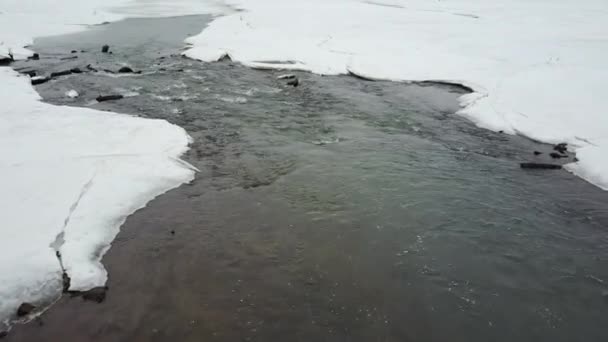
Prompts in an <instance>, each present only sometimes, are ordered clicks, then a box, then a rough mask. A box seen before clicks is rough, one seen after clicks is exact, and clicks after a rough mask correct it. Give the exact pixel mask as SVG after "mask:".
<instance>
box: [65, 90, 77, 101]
mask: <svg viewBox="0 0 608 342" xmlns="http://www.w3.org/2000/svg"><path fill="white" fill-rule="evenodd" d="M79 95H80V94H78V92H77V91H76V90H74V89H72V90H68V91H66V92H65V96H67V97H69V98H72V99H75V98H77V97H78V96H79Z"/></svg>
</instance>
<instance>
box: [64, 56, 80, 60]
mask: <svg viewBox="0 0 608 342" xmlns="http://www.w3.org/2000/svg"><path fill="white" fill-rule="evenodd" d="M70 59H78V56H68V57H63V58H60V60H62V61H67V60H70Z"/></svg>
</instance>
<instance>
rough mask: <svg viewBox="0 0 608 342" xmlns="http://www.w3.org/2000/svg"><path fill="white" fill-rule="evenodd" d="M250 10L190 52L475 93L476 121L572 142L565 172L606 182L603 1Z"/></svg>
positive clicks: (483, 0) (267, 0)
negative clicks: (436, 83) (455, 85)
mask: <svg viewBox="0 0 608 342" xmlns="http://www.w3.org/2000/svg"><path fill="white" fill-rule="evenodd" d="M230 2H231V4H232V5H233V6H235V7H238V8H241V9H244V10H245V11H244V12H239V13H235V14H232V15H228V16H225V17H222V18H219V19H217V20H215V21H214V22H213V23H212V24H211V25H210V26H209V27H208V28H206V29H205V30H204V31H203V32H202V33H201V34H200V35H198V36H196V37H192V38H189V39H188V40H187V42H188V43H189V44H191V45H192V48H191V49H189V50H188V51H187V52H186V53H185V54H186V55H187V56H189V57H192V58H195V59H200V60H203V61H215V60H217V59H218V58H220V57H221V56H224V55H226V54H228V55H230V57H231V58H232V59H233V60H237V61H240V62H242V63H244V64H246V65H250V66H255V67H271V68H280V69H300V70H309V71H312V72H315V73H320V74H344V73H347V72H349V71H350V72H354V73H357V74H361V75H365V76H367V77H371V78H379V79H389V80H397V81H403V80H406V81H422V80H444V81H450V82H459V83H462V84H465V85H467V86H469V87H471V88H473V89H474V90H475V92H476V93H475V94H469V95H465V96H463V97H462V99H461V100H462V105H463V109H462V110H461V111H460V114H462V115H464V116H466V117H468V118H469V119H471V120H473V121H474V122H475V123H476V124H477V125H479V126H480V127H483V128H488V129H492V130H496V131H498V130H503V131H505V132H507V133H511V134H522V135H525V136H528V137H530V138H532V139H536V140H540V141H544V142H548V143H558V142H567V143H569V144H570V145H571V146H572V147H574V148H575V149H576V152H577V153H578V158H579V159H580V162H579V163H578V164H575V165H570V166H569V167H568V169H570V170H571V171H573V172H574V173H576V174H577V175H579V176H581V177H583V178H584V179H586V180H588V181H590V182H592V183H594V184H596V185H598V186H600V187H602V188H608V161H607V160H608V159H606V158H605V157H604V158H602V156H606V155H608V139H607V138H608V24H607V23H608V4H606V2H605V1H604V0H560V1H555V0H536V1H530V0H443V1H429V0H407V1H406V0H377V1H376V0H370V1H363V0H307V1H299V0H291V1H285V0H232V1H230Z"/></svg>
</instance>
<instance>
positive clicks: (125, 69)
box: [118, 66, 133, 74]
mask: <svg viewBox="0 0 608 342" xmlns="http://www.w3.org/2000/svg"><path fill="white" fill-rule="evenodd" d="M132 72H133V69H131V68H129V67H128V66H123V67H122V68H120V69H118V73H120V74H128V73H132Z"/></svg>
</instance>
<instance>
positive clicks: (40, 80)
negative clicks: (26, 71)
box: [32, 76, 51, 85]
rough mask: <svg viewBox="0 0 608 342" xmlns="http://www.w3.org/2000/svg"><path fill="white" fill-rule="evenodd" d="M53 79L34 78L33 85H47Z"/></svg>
mask: <svg viewBox="0 0 608 342" xmlns="http://www.w3.org/2000/svg"><path fill="white" fill-rule="evenodd" d="M50 80H51V78H50V77H41V76H38V77H34V78H32V85H38V84H42V83H46V82H48V81H50Z"/></svg>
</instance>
